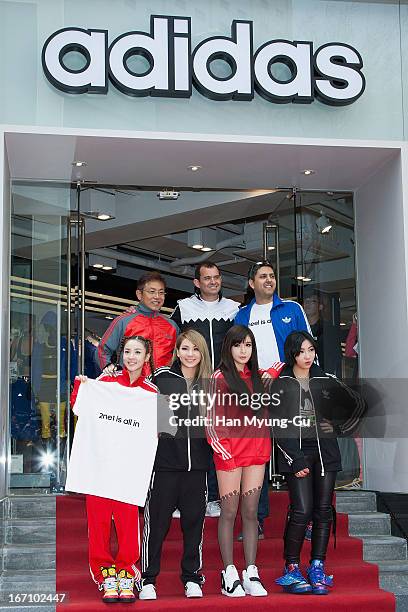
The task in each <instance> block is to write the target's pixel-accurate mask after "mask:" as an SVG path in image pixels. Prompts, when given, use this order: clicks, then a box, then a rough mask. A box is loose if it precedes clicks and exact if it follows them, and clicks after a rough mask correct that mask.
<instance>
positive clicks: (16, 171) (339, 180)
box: [6, 133, 396, 191]
mask: <svg viewBox="0 0 408 612" xmlns="http://www.w3.org/2000/svg"><path fill="white" fill-rule="evenodd" d="M180 138H181V137H180V135H179V136H178V139H177V140H173V141H172V140H167V139H157V138H156V139H148V138H130V137H127V138H125V137H123V138H122V137H117V136H115V137H105V136H72V135H51V134H25V133H7V134H6V143H7V151H8V157H9V165H10V170H11V175H12V177H13V178H16V179H34V180H62V181H72V180H74V181H76V180H78V179H85V180H89V181H97V182H98V183H104V184H113V185H135V186H140V185H143V186H175V187H195V188H200V187H201V188H204V189H206V188H207V189H229V190H231V189H240V190H243V189H274V188H276V187H292V186H297V187H299V188H302V189H321V190H333V191H335V190H346V191H353V190H355V189H356V188H358V187H359V186H360V185H362V184H363V183H364V182H365V181H366V180H367V179H368V178H369V176H370V175H371V174H373V173H374V172H375V171H376V170H377V169H378V168H379V167H380V166H381V165H383V164H384V163H385V162H386V161H387V160H388V159H390V158H391V157H392V156H393V155H395V154H396V149H395V148H392V147H383V148H380V147H378V148H377V147H374V146H364V147H352V146H348V145H347V146H328V145H327V144H316V143H315V142H311V144H278V143H273V144H270V143H256V144H253V143H241V142H208V141H191V140H181V139H180ZM214 138H215V139H217V136H215V137H214ZM316 142H317V141H316ZM73 160H81V161H86V162H87V164H88V165H87V167H86V168H84V169H73V168H72V166H71V162H72V161H73ZM191 164H199V165H201V166H202V169H201V170H200V171H199V172H195V173H194V172H191V170H188V166H189V165H191ZM307 168H311V169H313V170H315V174H314V175H312V176H308V177H306V176H304V175H303V174H302V170H304V169H307Z"/></svg>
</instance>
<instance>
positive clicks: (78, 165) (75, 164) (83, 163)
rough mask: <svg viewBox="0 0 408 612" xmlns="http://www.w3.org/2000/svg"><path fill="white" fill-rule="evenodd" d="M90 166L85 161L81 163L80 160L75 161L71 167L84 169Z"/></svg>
mask: <svg viewBox="0 0 408 612" xmlns="http://www.w3.org/2000/svg"><path fill="white" fill-rule="evenodd" d="M87 165H88V164H87V163H86V162H84V161H79V160H75V161H73V162H72V164H71V166H74V168H84V167H85V166H87Z"/></svg>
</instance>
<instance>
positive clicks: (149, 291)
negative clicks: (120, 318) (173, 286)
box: [142, 289, 166, 297]
mask: <svg viewBox="0 0 408 612" xmlns="http://www.w3.org/2000/svg"><path fill="white" fill-rule="evenodd" d="M142 291H144V292H145V293H147V295H150V296H152V297H153V296H154V295H158V296H159V297H164V296H165V295H166V292H165V291H164V289H159V290H157V289H142Z"/></svg>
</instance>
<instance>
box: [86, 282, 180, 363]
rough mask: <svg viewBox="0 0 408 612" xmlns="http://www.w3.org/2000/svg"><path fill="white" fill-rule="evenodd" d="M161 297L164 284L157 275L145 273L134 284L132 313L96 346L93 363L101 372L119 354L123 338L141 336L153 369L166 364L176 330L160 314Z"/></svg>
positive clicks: (120, 318) (112, 326) (111, 327)
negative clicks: (146, 343) (150, 348)
mask: <svg viewBox="0 0 408 612" xmlns="http://www.w3.org/2000/svg"><path fill="white" fill-rule="evenodd" d="M165 295H166V282H165V280H164V278H163V277H162V275H161V274H160V273H159V272H147V273H146V274H144V275H143V276H142V277H141V278H140V279H139V280H138V283H137V289H136V297H137V299H138V300H139V304H138V305H137V306H136V307H135V308H134V309H133V311H132V312H124V313H123V314H121V315H119V316H118V317H116V319H114V320H113V321H112V323H111V324H110V325H109V327H108V329H107V330H106V332H105V333H104V335H103V337H102V340H101V341H100V343H99V346H98V351H97V352H96V362H97V364H98V365H99V367H100V368H101V370H103V369H104V368H105V367H106V366H108V365H109V364H110V363H112V356H113V354H114V353H118V352H119V346H120V343H121V341H122V338H123V337H124V336H143V337H144V338H147V339H148V340H151V342H152V344H153V361H154V365H155V368H159V367H161V366H166V365H169V364H170V362H171V359H172V357H173V351H174V346H175V344H176V338H177V334H178V333H179V328H178V326H177V324H176V323H175V322H174V321H172V320H171V319H169V318H167V317H166V316H165V315H163V314H161V313H160V308H161V307H162V306H163V304H164V298H165ZM148 373H150V372H147V371H146V374H148Z"/></svg>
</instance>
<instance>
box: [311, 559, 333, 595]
mask: <svg viewBox="0 0 408 612" xmlns="http://www.w3.org/2000/svg"><path fill="white" fill-rule="evenodd" d="M307 577H308V580H309V582H310V586H311V587H312V592H313V595H327V594H328V593H329V588H328V587H332V586H333V576H326V574H325V573H324V563H323V561H320V559H312V561H311V563H310V567H309V569H308V570H307Z"/></svg>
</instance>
